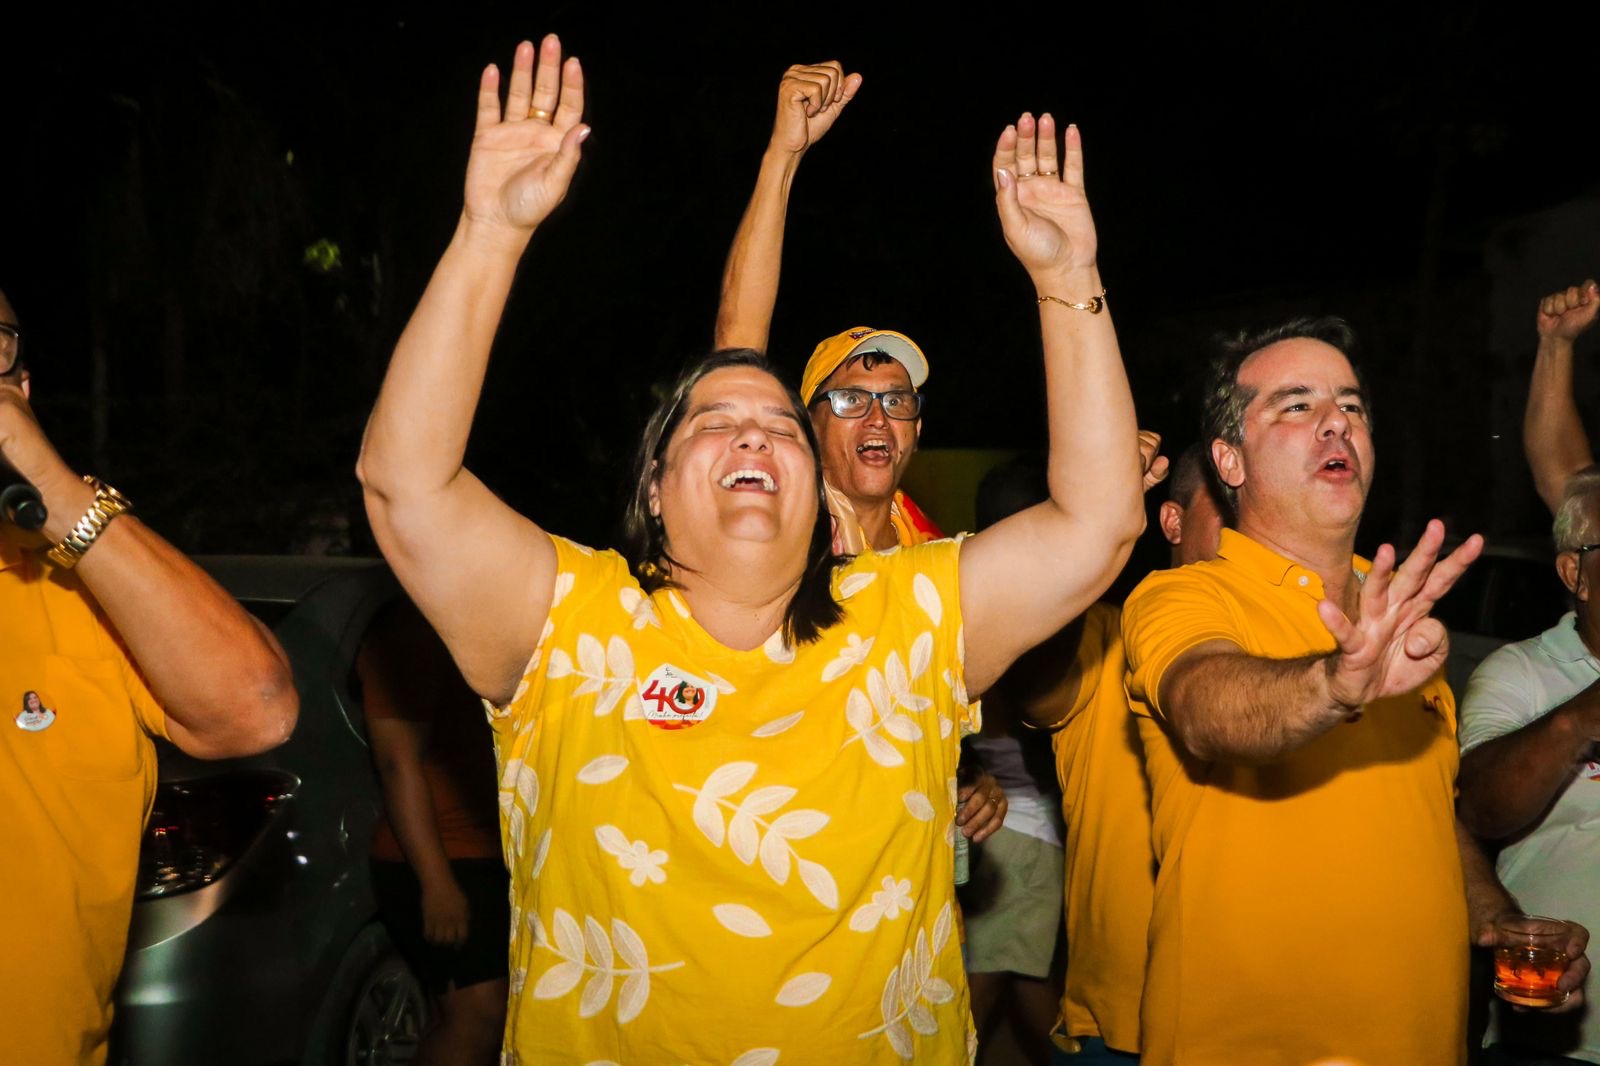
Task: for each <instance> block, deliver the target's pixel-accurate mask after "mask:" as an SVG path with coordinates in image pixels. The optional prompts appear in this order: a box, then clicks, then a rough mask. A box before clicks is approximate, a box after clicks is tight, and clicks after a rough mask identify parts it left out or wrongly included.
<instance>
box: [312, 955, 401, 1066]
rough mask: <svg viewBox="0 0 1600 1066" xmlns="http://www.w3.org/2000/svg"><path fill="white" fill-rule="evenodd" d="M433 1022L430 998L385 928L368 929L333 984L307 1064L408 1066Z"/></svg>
mask: <svg viewBox="0 0 1600 1066" xmlns="http://www.w3.org/2000/svg"><path fill="white" fill-rule="evenodd" d="M427 1022H428V996H427V993H426V992H425V991H424V990H423V988H422V983H421V982H420V981H418V980H417V977H416V975H415V974H413V973H412V972H411V967H410V966H408V965H407V964H406V961H405V959H404V958H403V957H402V956H401V954H400V952H399V950H398V949H396V948H395V946H394V942H393V941H391V940H390V939H389V935H388V933H386V932H385V931H384V929H383V926H381V925H378V924H376V923H374V924H372V925H369V926H367V927H366V928H365V929H363V930H362V931H361V933H360V934H359V935H358V936H357V937H356V939H355V941H354V942H353V943H352V944H351V946H350V950H349V951H347V952H346V953H345V957H344V959H343V960H342V961H341V962H340V964H339V968H338V970H336V971H335V973H334V976H333V980H332V981H331V982H329V985H328V991H327V994H326V995H325V996H324V998H323V1001H322V1007H321V1009H320V1010H319V1011H318V1012H317V1019H316V1021H315V1022H314V1023H313V1025H312V1029H311V1037H310V1039H309V1040H308V1041H307V1042H306V1054H305V1056H304V1057H303V1058H302V1059H301V1063H302V1066H405V1064H407V1063H410V1062H411V1061H413V1060H414V1059H415V1058H416V1054H417V1043H418V1041H419V1040H420V1039H421V1037H422V1033H423V1031H424V1029H425V1027H426V1025H427Z"/></svg>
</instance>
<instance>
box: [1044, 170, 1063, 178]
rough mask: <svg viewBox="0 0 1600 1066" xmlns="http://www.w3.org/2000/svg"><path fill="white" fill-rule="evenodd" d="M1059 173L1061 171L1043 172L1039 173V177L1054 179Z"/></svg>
mask: <svg viewBox="0 0 1600 1066" xmlns="http://www.w3.org/2000/svg"><path fill="white" fill-rule="evenodd" d="M1059 173H1060V171H1058V170H1041V171H1039V176H1040V177H1041V178H1053V177H1055V176H1056V175H1057V174H1059Z"/></svg>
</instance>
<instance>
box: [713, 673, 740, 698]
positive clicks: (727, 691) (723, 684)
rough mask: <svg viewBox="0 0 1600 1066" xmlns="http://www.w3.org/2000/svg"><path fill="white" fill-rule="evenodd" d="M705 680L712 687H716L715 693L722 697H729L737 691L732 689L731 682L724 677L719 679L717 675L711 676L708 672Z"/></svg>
mask: <svg viewBox="0 0 1600 1066" xmlns="http://www.w3.org/2000/svg"><path fill="white" fill-rule="evenodd" d="M706 680H707V681H709V682H711V684H712V685H714V686H716V689H717V691H718V692H720V693H722V694H723V695H724V696H731V695H733V694H734V693H735V692H738V691H739V690H738V689H736V688H734V687H733V682H732V681H729V680H728V679H727V678H725V677H720V676H718V675H717V674H713V673H712V672H711V671H710V670H707V671H706Z"/></svg>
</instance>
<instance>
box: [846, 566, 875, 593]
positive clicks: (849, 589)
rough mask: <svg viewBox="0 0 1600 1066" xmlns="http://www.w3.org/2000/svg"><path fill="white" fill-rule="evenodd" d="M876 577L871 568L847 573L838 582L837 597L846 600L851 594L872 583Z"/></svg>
mask: <svg viewBox="0 0 1600 1066" xmlns="http://www.w3.org/2000/svg"><path fill="white" fill-rule="evenodd" d="M877 577H878V575H877V573H876V572H874V571H871V570H868V571H865V572H860V571H858V572H856V573H854V574H851V575H849V576H848V577H846V578H845V579H844V580H842V581H840V582H839V598H840V599H841V600H848V599H849V598H850V597H851V596H854V595H855V594H856V593H858V592H860V591H861V590H862V589H864V588H866V587H867V586H868V585H870V584H872V583H873V582H874V581H875V580H877Z"/></svg>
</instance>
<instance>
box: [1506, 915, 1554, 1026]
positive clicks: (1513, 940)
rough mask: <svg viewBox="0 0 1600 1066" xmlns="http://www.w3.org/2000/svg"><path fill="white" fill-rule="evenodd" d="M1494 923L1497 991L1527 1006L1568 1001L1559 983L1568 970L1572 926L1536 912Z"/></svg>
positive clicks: (1552, 1004) (1512, 1001) (1507, 998)
mask: <svg viewBox="0 0 1600 1066" xmlns="http://www.w3.org/2000/svg"><path fill="white" fill-rule="evenodd" d="M1494 924H1495V949H1494V994H1495V995H1497V996H1499V997H1500V998H1501V999H1503V1000H1505V1001H1506V1002H1507V1003H1518V1004H1521V1005H1522V1006H1524V1007H1554V1006H1556V1005H1558V1004H1560V1003H1563V1002H1565V1001H1566V998H1567V993H1565V992H1563V991H1561V990H1560V989H1558V988H1557V987H1556V982H1557V981H1559V980H1561V975H1562V974H1564V973H1566V972H1567V940H1568V939H1569V938H1570V937H1571V932H1572V931H1571V927H1570V926H1568V924H1567V923H1566V922H1563V921H1561V920H1559V919H1556V918H1541V917H1539V916H1538V915H1536V914H1513V915H1511V916H1509V917H1506V918H1502V919H1500V920H1499V921H1497V922H1495V923H1494Z"/></svg>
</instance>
